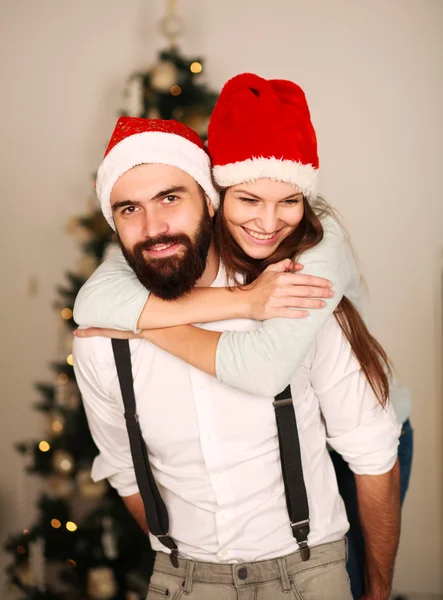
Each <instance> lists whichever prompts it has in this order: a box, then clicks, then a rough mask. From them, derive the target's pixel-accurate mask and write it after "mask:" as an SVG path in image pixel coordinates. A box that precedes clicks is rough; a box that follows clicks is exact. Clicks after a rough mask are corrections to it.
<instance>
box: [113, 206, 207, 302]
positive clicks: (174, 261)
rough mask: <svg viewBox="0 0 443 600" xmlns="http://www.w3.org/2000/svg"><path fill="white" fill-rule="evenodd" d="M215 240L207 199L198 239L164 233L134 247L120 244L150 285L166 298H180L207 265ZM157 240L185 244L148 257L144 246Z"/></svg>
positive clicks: (143, 278) (151, 288)
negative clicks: (172, 252)
mask: <svg viewBox="0 0 443 600" xmlns="http://www.w3.org/2000/svg"><path fill="white" fill-rule="evenodd" d="M211 240H212V219H211V217H210V215H209V211H208V207H207V206H206V202H205V203H204V213H203V215H202V218H201V220H200V223H199V225H198V228H197V231H196V234H195V239H194V241H192V240H191V238H190V237H189V236H188V235H186V234H184V233H181V234H177V235H160V236H158V237H156V238H150V239H146V240H144V241H143V242H139V243H138V244H136V245H135V246H134V248H133V249H132V250H129V249H128V248H125V247H124V246H123V244H122V243H121V241H120V246H121V249H122V252H123V255H124V257H125V258H126V260H127V262H128V264H129V266H130V267H131V268H132V269H133V271H134V273H135V274H136V275H137V277H138V279H139V281H140V282H141V283H142V284H143V285H144V286H145V288H146V289H148V290H149V291H151V292H152V293H153V294H155V295H156V296H158V297H159V298H162V299H163V300H177V298H181V297H182V296H184V295H186V294H187V293H188V292H190V291H191V289H192V288H193V287H194V285H195V284H196V283H197V281H198V280H199V279H200V277H201V276H202V275H203V272H204V270H205V268H206V258H207V256H208V251H209V246H210V244H211ZM156 244H182V245H183V247H184V249H183V250H182V249H180V250H179V252H178V255H177V254H175V255H173V256H166V257H165V258H155V257H150V258H149V259H147V260H146V259H145V257H144V255H143V251H144V250H149V249H150V248H151V247H152V246H154V245H156Z"/></svg>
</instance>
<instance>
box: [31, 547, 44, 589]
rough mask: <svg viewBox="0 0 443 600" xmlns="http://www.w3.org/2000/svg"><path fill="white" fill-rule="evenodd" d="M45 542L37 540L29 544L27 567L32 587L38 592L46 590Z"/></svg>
mask: <svg viewBox="0 0 443 600" xmlns="http://www.w3.org/2000/svg"><path fill="white" fill-rule="evenodd" d="M45 562H46V561H45V540H44V539H43V538H37V539H36V540H35V541H34V542H30V544H29V567H30V570H31V579H32V585H33V586H34V587H36V588H37V589H38V591H39V592H44V591H45V590H46V564H45Z"/></svg>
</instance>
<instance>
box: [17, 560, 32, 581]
mask: <svg viewBox="0 0 443 600" xmlns="http://www.w3.org/2000/svg"><path fill="white" fill-rule="evenodd" d="M16 573H17V576H18V578H19V579H20V582H21V583H22V584H23V585H26V586H28V587H31V585H32V575H31V568H30V566H29V562H24V563H23V564H21V565H19V566H18V567H17V570H16Z"/></svg>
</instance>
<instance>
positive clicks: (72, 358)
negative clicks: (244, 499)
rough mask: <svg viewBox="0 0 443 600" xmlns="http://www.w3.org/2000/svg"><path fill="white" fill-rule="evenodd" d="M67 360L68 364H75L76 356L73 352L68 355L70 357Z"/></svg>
mask: <svg viewBox="0 0 443 600" xmlns="http://www.w3.org/2000/svg"><path fill="white" fill-rule="evenodd" d="M66 362H67V363H68V365H71V366H72V365H73V364H74V357H73V356H72V354H70V355H69V356H68V358H67V359H66Z"/></svg>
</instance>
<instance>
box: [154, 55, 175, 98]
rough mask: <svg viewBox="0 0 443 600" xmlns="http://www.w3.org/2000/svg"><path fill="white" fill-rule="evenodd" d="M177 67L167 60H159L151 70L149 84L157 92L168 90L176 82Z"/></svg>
mask: <svg viewBox="0 0 443 600" xmlns="http://www.w3.org/2000/svg"><path fill="white" fill-rule="evenodd" d="M177 80H178V69H177V67H176V66H175V65H174V63H173V62H171V61H169V60H162V61H160V62H159V63H158V64H157V65H155V67H153V69H152V71H151V86H152V87H153V88H154V90H157V92H163V93H166V92H169V90H170V89H171V87H172V86H173V85H175V84H176V83H177Z"/></svg>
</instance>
